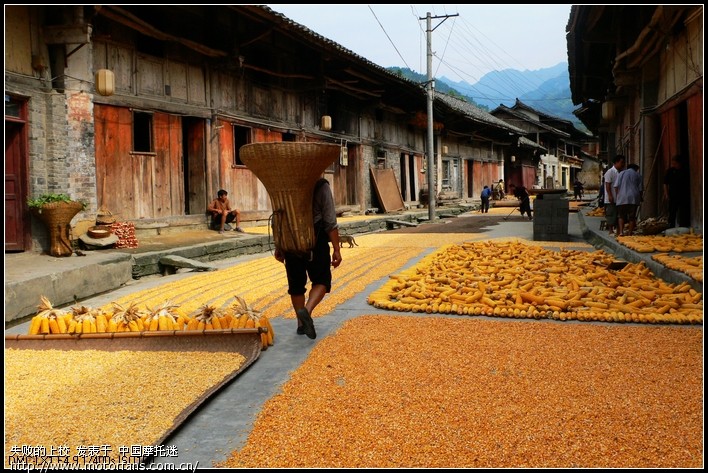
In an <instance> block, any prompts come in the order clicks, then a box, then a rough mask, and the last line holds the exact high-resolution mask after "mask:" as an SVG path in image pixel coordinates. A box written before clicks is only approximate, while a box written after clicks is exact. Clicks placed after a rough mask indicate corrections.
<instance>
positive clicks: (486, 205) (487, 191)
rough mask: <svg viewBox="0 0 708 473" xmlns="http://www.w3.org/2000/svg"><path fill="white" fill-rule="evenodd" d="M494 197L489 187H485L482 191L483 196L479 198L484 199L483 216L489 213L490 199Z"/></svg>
mask: <svg viewBox="0 0 708 473" xmlns="http://www.w3.org/2000/svg"><path fill="white" fill-rule="evenodd" d="M491 196H492V190H491V189H490V188H489V186H484V189H482V194H481V195H480V196H479V198H480V199H482V208H481V209H480V210H481V212H482V213H483V214H486V213H489V199H490V198H491Z"/></svg>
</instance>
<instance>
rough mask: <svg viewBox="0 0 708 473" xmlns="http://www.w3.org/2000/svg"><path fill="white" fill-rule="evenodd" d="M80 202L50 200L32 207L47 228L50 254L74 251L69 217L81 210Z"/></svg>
mask: <svg viewBox="0 0 708 473" xmlns="http://www.w3.org/2000/svg"><path fill="white" fill-rule="evenodd" d="M83 208H84V206H83V204H82V203H81V202H51V203H48V204H44V205H42V206H41V207H39V208H37V207H35V208H32V212H33V213H34V215H36V216H37V217H38V218H39V219H41V220H42V221H43V222H44V223H45V224H46V225H47V228H48V229H49V254H50V255H52V256H71V255H72V253H73V252H74V248H73V245H72V243H71V219H72V218H74V216H75V215H76V214H77V213H79V212H81V211H82V210H83Z"/></svg>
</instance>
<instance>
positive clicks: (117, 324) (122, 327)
mask: <svg viewBox="0 0 708 473" xmlns="http://www.w3.org/2000/svg"><path fill="white" fill-rule="evenodd" d="M147 316H148V312H147V311H141V310H140V309H138V307H137V305H136V304H135V303H131V304H130V305H128V307H124V306H122V305H120V304H118V303H117V302H113V315H112V316H111V317H110V319H109V320H108V324H107V327H106V332H143V331H144V330H145V322H144V320H145V318H146V317H147ZM99 317H100V316H99ZM99 317H97V322H96V326H97V328H98V326H99V322H98V320H99Z"/></svg>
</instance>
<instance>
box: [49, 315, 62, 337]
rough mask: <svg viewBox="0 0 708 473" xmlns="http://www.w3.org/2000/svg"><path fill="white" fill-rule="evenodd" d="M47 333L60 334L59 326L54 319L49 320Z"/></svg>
mask: <svg viewBox="0 0 708 473" xmlns="http://www.w3.org/2000/svg"><path fill="white" fill-rule="evenodd" d="M49 333H60V332H59V324H58V323H57V320H56V319H55V318H51V319H49Z"/></svg>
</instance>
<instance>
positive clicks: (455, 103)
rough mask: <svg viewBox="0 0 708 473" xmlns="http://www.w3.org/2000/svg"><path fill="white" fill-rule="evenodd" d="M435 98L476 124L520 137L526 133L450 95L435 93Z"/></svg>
mask: <svg viewBox="0 0 708 473" xmlns="http://www.w3.org/2000/svg"><path fill="white" fill-rule="evenodd" d="M435 98H436V99H437V100H440V101H441V102H443V103H445V104H446V105H447V106H448V107H450V108H452V109H454V110H457V111H458V112H461V113H463V114H464V115H465V116H466V117H468V118H470V119H472V120H474V121H476V122H479V123H484V124H487V125H492V126H495V127H497V128H501V129H504V130H509V131H512V132H514V133H518V134H522V135H523V134H525V133H526V132H525V131H524V130H522V129H521V128H517V127H515V126H514V125H512V124H510V123H507V122H505V121H504V120H502V119H500V118H497V117H495V116H494V115H492V114H490V113H489V112H485V111H484V110H482V109H481V108H478V107H475V106H474V105H472V104H471V103H469V102H466V101H464V100H462V99H458V98H457V97H453V96H451V95H447V94H442V93H438V92H436V93H435Z"/></svg>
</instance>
